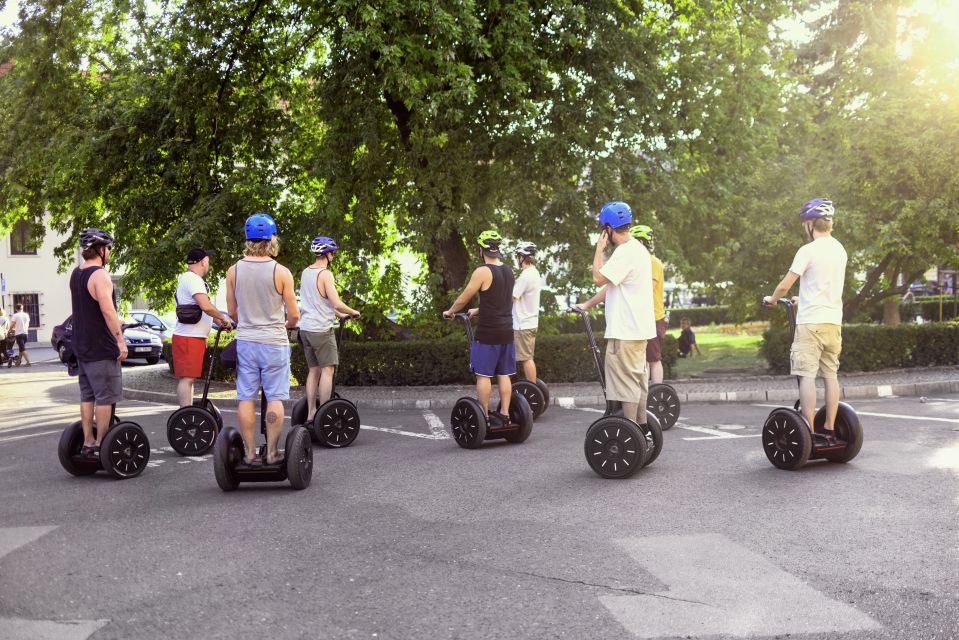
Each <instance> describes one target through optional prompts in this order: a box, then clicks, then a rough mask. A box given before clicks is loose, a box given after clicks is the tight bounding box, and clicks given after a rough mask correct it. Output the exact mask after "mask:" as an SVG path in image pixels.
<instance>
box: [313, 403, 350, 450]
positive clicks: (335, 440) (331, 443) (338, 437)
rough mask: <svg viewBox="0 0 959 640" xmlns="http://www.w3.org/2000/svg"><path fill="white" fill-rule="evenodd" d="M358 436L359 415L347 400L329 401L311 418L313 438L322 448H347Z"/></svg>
mask: <svg viewBox="0 0 959 640" xmlns="http://www.w3.org/2000/svg"><path fill="white" fill-rule="evenodd" d="M359 434H360V414H359V412H358V411H357V410H356V405H354V404H353V403H352V402H350V401H349V400H343V399H341V398H337V399H334V400H329V401H327V402H325V403H323V406H321V407H320V410H319V411H317V412H316V416H315V417H314V418H313V438H314V439H315V440H316V441H317V442H319V443H320V444H321V445H323V446H324V447H332V448H341V447H348V446H350V445H351V444H353V441H354V440H356V436H358V435H359Z"/></svg>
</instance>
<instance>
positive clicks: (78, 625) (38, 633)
mask: <svg viewBox="0 0 959 640" xmlns="http://www.w3.org/2000/svg"><path fill="white" fill-rule="evenodd" d="M54 529H56V527H0V558H3V556H5V555H7V554H9V553H11V552H13V551H15V550H17V549H19V548H20V547H23V546H25V545H28V544H30V543H31V542H33V541H34V540H37V539H38V538H40V537H42V536H44V535H46V534H48V533H50V532H51V531H53V530H54ZM107 622H109V620H69V621H56V622H55V621H52V620H24V619H22V618H7V617H0V629H2V630H3V637H4V638H5V639H9V640H86V638H89V637H90V636H91V635H93V634H94V633H95V632H96V631H97V630H98V629H100V628H101V627H102V626H103V625H105V624H106V623H107Z"/></svg>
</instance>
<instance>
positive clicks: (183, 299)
mask: <svg viewBox="0 0 959 640" xmlns="http://www.w3.org/2000/svg"><path fill="white" fill-rule="evenodd" d="M198 293H207V290H206V283H204V282H203V278H201V277H200V276H198V275H197V274H195V273H193V272H192V271H186V272H185V273H181V274H180V278H179V279H178V280H177V285H176V294H175V298H176V304H178V305H180V304H196V298H194V297H193V296H194V295H196V294H198ZM212 328H213V318H211V317H210V316H208V315H207V314H206V313H203V314H201V315H200V321H199V322H197V323H196V324H183V323H182V322H180V321H179V320H177V321H176V328H175V329H173V335H175V336H188V337H191V338H206V337H207V336H208V335H210V331H211V329H212Z"/></svg>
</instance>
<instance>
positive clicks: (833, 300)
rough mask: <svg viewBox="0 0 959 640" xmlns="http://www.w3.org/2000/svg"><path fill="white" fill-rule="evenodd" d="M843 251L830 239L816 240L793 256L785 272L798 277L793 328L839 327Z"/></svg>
mask: <svg viewBox="0 0 959 640" xmlns="http://www.w3.org/2000/svg"><path fill="white" fill-rule="evenodd" d="M847 260H848V258H847V256H846V250H845V249H844V248H843V246H842V244H841V243H840V242H839V241H838V240H836V239H835V238H833V237H832V236H824V237H822V238H817V239H816V240H813V241H812V242H810V243H809V244H805V245H803V246H802V247H800V248H799V251H797V252H796V257H795V258H793V263H792V266H791V267H789V270H790V271H792V272H793V273H795V274H796V275H798V276H799V312H798V313H797V314H796V324H819V323H823V324H842V286H843V283H844V281H845V279H846V261H847Z"/></svg>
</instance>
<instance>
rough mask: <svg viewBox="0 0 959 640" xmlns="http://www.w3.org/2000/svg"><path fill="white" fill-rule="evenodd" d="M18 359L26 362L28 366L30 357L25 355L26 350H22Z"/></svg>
mask: <svg viewBox="0 0 959 640" xmlns="http://www.w3.org/2000/svg"><path fill="white" fill-rule="evenodd" d="M20 359H21V360H26V361H27V364H30V356H28V355H27V352H26V350H24V351H23V353H21V354H20Z"/></svg>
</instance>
